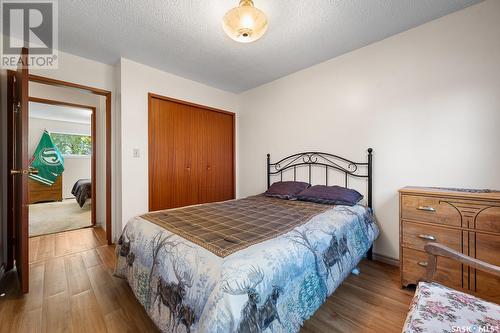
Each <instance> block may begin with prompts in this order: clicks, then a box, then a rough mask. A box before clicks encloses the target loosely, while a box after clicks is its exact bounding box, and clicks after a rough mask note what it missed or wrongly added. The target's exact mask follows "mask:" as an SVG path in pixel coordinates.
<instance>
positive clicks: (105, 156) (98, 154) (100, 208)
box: [29, 75, 112, 244]
mask: <svg viewBox="0 0 500 333" xmlns="http://www.w3.org/2000/svg"><path fill="white" fill-rule="evenodd" d="M29 96H30V98H29V99H30V103H31V102H39V103H41V104H52V105H55V106H61V107H70V108H71V107H72V108H73V109H79V110H80V112H82V111H83V110H86V112H87V120H86V121H85V122H87V123H88V112H89V110H90V111H91V113H92V114H93V118H92V116H91V130H90V133H91V139H92V140H91V142H92V148H91V151H92V156H90V157H91V159H90V161H91V176H90V178H89V177H84V176H83V175H82V176H74V177H72V178H71V177H68V179H70V178H71V179H70V180H67V181H66V182H64V174H63V179H62V180H63V184H62V188H63V193H64V189H65V188H66V192H65V193H66V194H68V193H71V192H72V190H73V187H75V189H74V190H75V193H76V194H69V195H68V196H66V197H65V196H64V194H63V197H64V198H63V199H67V198H68V197H69V199H70V200H63V201H62V203H66V202H68V203H71V205H69V206H72V209H74V206H75V205H76V207H77V208H78V210H77V211H78V212H83V211H84V210H85V209H87V212H86V214H87V216H88V214H89V213H88V209H90V214H91V226H95V227H96V228H97V229H94V231H99V233H100V231H104V234H105V240H106V241H107V243H108V244H111V243H112V230H111V92H109V91H106V90H101V89H98V88H93V87H89V86H83V85H79V84H76V83H73V82H67V81H60V80H55V79H51V78H46V77H42V76H36V75H29ZM30 126H31V124H30ZM30 126H29V127H30ZM86 126H87V127H86V131H87V132H86V133H88V129H89V127H88V124H87V125H86ZM49 132H50V131H49ZM52 132H61V133H55V134H52V135H51V138H52V137H55V136H57V135H59V136H65V135H66V134H82V133H84V132H82V131H80V132H77V133H70V132H71V131H65V130H63V129H61V130H59V131H57V130H53V131H52ZM73 139H75V140H76V139H78V140H82V139H84V138H81V137H80V138H73ZM87 147H88V146H87ZM63 155H64V154H63ZM68 155H75V154H68ZM92 157H94V158H92ZM63 158H64V156H63ZM72 158H73V159H72ZM66 160H67V161H66V162H67V163H70V164H71V163H72V162H74V161H73V160H76V161H80V162H82V163H83V162H85V165H86V166H87V168H88V162H89V159H88V158H87V159H86V160H85V159H82V158H81V157H77V158H74V156H70V157H67V158H66ZM82 163H80V164H82ZM73 164H74V163H73ZM66 170H69V169H66ZM87 179H90V182H88V181H86V180H87ZM89 183H90V184H89ZM89 186H90V188H91V191H90V193H89V191H88V189H89ZM84 192H86V194H85V193H84ZM85 197H87V198H86V199H87V200H85V202H83V199H84V198H85ZM89 197H90V198H89ZM77 199H78V202H77ZM80 199H81V202H80ZM80 203H81V204H83V209H82V208H80V206H79V204H80ZM32 211H33V210H32V206H30V212H32ZM30 215H32V214H30ZM85 220H86V221H88V219H85ZM55 236H58V234H56V235H55ZM56 239H57V237H56Z"/></svg>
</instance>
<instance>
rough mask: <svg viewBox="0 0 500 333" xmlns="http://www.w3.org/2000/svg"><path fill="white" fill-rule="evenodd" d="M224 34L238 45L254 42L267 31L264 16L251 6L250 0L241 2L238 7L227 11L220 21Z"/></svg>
mask: <svg viewBox="0 0 500 333" xmlns="http://www.w3.org/2000/svg"><path fill="white" fill-rule="evenodd" d="M222 27H223V28H224V31H225V32H226V34H227V35H228V36H229V37H231V38H232V39H233V40H235V41H237V42H240V43H250V42H254V41H256V40H257V39H259V38H260V37H262V36H263V35H264V33H265V32H266V30H267V18H266V15H265V14H264V13H263V12H262V11H261V10H260V9H257V8H255V7H254V6H253V2H252V1H251V0H241V1H240V6H239V7H235V8H233V9H231V10H230V11H228V12H227V13H226V15H224V18H223V19H222Z"/></svg>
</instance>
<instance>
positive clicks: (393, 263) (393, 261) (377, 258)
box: [373, 253, 399, 267]
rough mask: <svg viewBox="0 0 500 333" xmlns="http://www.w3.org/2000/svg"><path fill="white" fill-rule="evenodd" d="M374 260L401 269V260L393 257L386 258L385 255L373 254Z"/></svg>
mask: <svg viewBox="0 0 500 333" xmlns="http://www.w3.org/2000/svg"><path fill="white" fill-rule="evenodd" d="M373 260H375V261H380V262H382V263H384V264H388V265H391V266H397V267H399V260H398V259H394V258H391V257H387V256H384V255H383V254H379V253H373Z"/></svg>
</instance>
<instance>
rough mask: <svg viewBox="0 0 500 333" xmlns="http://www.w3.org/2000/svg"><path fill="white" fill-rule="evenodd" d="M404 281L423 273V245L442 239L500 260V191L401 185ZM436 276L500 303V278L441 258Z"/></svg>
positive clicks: (415, 279)
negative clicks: (403, 186)
mask: <svg viewBox="0 0 500 333" xmlns="http://www.w3.org/2000/svg"><path fill="white" fill-rule="evenodd" d="M399 204H400V213H399V215H400V225H399V230H400V233H399V234H400V239H399V241H400V253H399V257H400V269H401V284H402V286H404V287H406V286H408V285H409V284H416V283H417V282H418V281H419V280H420V279H423V277H424V274H425V267H426V265H427V254H426V253H425V252H424V245H425V244H426V243H427V242H439V243H441V244H444V245H446V246H449V247H451V248H453V249H455V250H457V251H460V252H462V253H464V254H466V255H469V256H471V257H474V258H477V259H480V260H483V261H486V262H489V263H491V264H494V265H497V266H500V192H494V191H493V192H492V191H489V192H488V191H474V190H462V189H440V188H425V187H405V188H403V189H401V190H400V191H399ZM437 267H438V270H437V271H436V275H435V279H436V281H438V282H440V283H442V284H444V285H447V286H449V287H452V288H454V289H459V290H460V289H462V290H465V291H467V292H469V293H472V294H476V295H478V296H480V297H482V298H484V299H488V300H492V301H495V302H496V303H500V279H499V278H497V277H494V276H493V275H490V274H487V273H484V272H481V271H476V270H475V269H472V268H470V267H468V266H466V265H462V264H459V263H456V262H454V261H451V260H448V259H446V258H438V263H437Z"/></svg>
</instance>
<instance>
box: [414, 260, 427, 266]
mask: <svg viewBox="0 0 500 333" xmlns="http://www.w3.org/2000/svg"><path fill="white" fill-rule="evenodd" d="M417 264H418V265H419V266H422V267H427V265H428V263H427V261H419V262H418V263H417Z"/></svg>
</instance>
